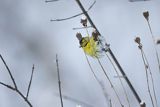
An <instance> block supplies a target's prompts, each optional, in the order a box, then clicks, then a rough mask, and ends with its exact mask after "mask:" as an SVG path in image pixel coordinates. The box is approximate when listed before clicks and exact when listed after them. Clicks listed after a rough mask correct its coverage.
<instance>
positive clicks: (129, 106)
mask: <svg viewBox="0 0 160 107" xmlns="http://www.w3.org/2000/svg"><path fill="white" fill-rule="evenodd" d="M105 55H106V56H107V58H108V59H109V61H110V63H111V64H112V66H113V68H114V70H115V71H116V74H117V76H118V78H119V81H120V83H121V86H122V88H123V91H124V94H125V97H126V99H127V103H128V107H131V105H130V102H129V98H128V95H127V91H126V89H125V87H124V85H123V82H122V80H121V78H120V74H119V73H118V71H117V69H116V67H115V65H114V64H113V62H112V60H111V58H110V57H109V56H108V55H107V53H105Z"/></svg>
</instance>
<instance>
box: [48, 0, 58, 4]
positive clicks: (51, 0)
mask: <svg viewBox="0 0 160 107" xmlns="http://www.w3.org/2000/svg"><path fill="white" fill-rule="evenodd" d="M56 1H59V0H46V1H45V2H46V3H49V2H56Z"/></svg>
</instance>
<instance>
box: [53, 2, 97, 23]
mask: <svg viewBox="0 0 160 107" xmlns="http://www.w3.org/2000/svg"><path fill="white" fill-rule="evenodd" d="M95 3H96V1H94V2H93V4H92V5H91V6H90V7H89V8H88V10H87V11H86V12H89V11H90V10H91V9H92V7H93V6H94V4H95ZM83 14H84V13H83V12H82V13H79V14H76V15H73V16H70V17H67V18H62V19H51V20H50V21H65V20H69V19H73V18H75V17H78V16H81V15H83Z"/></svg>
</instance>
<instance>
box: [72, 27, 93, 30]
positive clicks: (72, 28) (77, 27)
mask: <svg viewBox="0 0 160 107" xmlns="http://www.w3.org/2000/svg"><path fill="white" fill-rule="evenodd" d="M85 28H92V26H87V27H77V28H72V29H73V30H79V29H85Z"/></svg>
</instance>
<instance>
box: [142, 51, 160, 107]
mask: <svg viewBox="0 0 160 107" xmlns="http://www.w3.org/2000/svg"><path fill="white" fill-rule="evenodd" d="M142 52H143V55H144V59H145V60H146V64H147V65H148V69H149V73H150V76H151V82H152V89H153V94H154V98H155V102H156V107H158V102H157V97H156V91H155V85H154V79H153V76H152V71H151V68H150V65H149V62H148V59H147V57H146V55H145V53H144V51H143V50H142Z"/></svg>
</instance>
